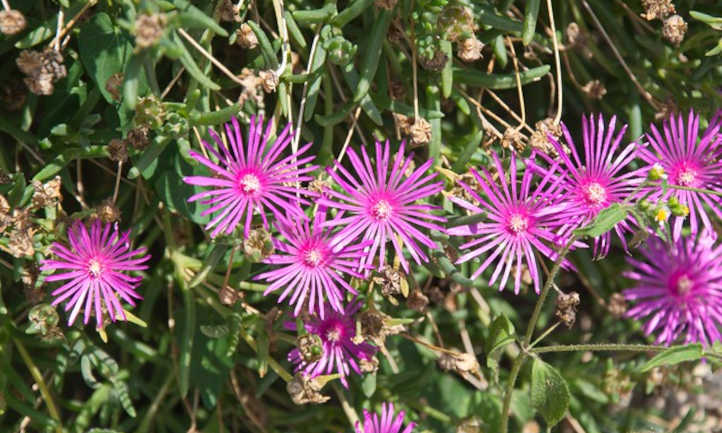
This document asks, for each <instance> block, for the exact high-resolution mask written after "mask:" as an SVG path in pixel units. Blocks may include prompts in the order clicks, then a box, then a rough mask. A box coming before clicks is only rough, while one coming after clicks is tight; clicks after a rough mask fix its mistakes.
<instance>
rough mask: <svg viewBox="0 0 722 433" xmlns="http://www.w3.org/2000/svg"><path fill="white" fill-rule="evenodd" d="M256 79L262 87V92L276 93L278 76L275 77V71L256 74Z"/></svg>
mask: <svg viewBox="0 0 722 433" xmlns="http://www.w3.org/2000/svg"><path fill="white" fill-rule="evenodd" d="M258 77H259V78H260V80H261V86H262V87H263V91H264V92H266V93H273V92H275V91H276V87H277V86H278V75H276V72H275V71H272V70H270V69H269V70H267V71H261V72H259V73H258Z"/></svg>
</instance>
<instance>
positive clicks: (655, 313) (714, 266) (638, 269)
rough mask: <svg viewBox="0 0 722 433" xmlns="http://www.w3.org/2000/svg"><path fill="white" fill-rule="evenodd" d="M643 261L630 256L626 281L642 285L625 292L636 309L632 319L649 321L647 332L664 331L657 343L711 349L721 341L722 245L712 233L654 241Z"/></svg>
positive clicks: (643, 253) (648, 246) (654, 238)
mask: <svg viewBox="0 0 722 433" xmlns="http://www.w3.org/2000/svg"><path fill="white" fill-rule="evenodd" d="M640 252H641V254H642V256H643V260H637V259H635V258H632V257H628V258H627V261H628V263H629V264H630V265H631V266H632V269H631V270H629V271H627V272H625V273H624V276H625V277H627V278H629V279H631V280H634V281H635V282H636V285H635V286H634V287H633V288H631V289H628V290H625V291H624V296H625V298H626V299H627V300H628V301H631V302H633V303H634V306H633V307H632V308H630V309H629V310H628V311H627V316H629V317H633V318H635V319H639V320H641V319H644V318H646V320H647V322H646V323H645V324H644V328H643V329H644V332H645V333H646V334H652V333H655V332H658V334H657V343H658V344H660V343H662V344H666V345H670V344H672V343H673V342H675V341H676V340H677V339H678V338H680V337H683V341H684V342H685V343H691V342H700V343H702V344H704V345H706V346H707V345H710V344H712V343H714V342H715V341H719V340H720V332H719V326H720V325H722V245H720V244H717V245H715V240H714V238H713V237H712V236H711V235H710V233H709V232H707V231H703V232H702V233H700V234H699V235H698V236H695V235H693V236H688V237H683V236H680V237H678V238H677V239H675V240H673V241H672V244H671V245H670V244H668V243H667V242H665V241H663V240H661V239H660V238H658V237H653V238H650V239H649V240H648V241H647V243H646V246H644V247H643V248H642V249H641V251H640Z"/></svg>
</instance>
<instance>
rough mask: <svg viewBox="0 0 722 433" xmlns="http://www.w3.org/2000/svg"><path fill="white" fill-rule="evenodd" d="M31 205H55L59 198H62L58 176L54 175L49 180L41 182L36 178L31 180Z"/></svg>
mask: <svg viewBox="0 0 722 433" xmlns="http://www.w3.org/2000/svg"><path fill="white" fill-rule="evenodd" d="M32 186H33V189H34V190H35V191H34V192H33V198H32V204H33V207H35V208H39V207H46V206H55V205H56V204H57V203H58V202H59V201H60V200H62V199H63V195H62V194H61V193H60V186H61V181H60V176H55V178H53V179H52V180H51V181H49V182H47V183H45V184H43V183H41V182H39V181H37V180H34V181H32Z"/></svg>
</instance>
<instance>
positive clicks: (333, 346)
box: [286, 301, 378, 388]
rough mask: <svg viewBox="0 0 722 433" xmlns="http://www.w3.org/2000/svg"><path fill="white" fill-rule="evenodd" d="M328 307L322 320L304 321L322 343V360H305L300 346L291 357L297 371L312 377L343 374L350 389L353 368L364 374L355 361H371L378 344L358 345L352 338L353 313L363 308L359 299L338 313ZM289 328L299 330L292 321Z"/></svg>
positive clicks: (342, 381)
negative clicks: (349, 378) (349, 380)
mask: <svg viewBox="0 0 722 433" xmlns="http://www.w3.org/2000/svg"><path fill="white" fill-rule="evenodd" d="M327 307H328V306H327V304H324V305H323V308H324V309H326V311H325V312H324V314H323V315H322V316H323V317H324V318H323V319H321V318H319V317H318V316H313V317H312V318H311V319H310V320H309V321H307V322H306V324H305V329H306V331H307V332H309V333H310V334H315V335H318V336H319V338H320V339H321V343H322V346H323V354H322V355H321V359H319V360H317V361H314V362H306V361H305V360H304V359H303V356H302V355H301V352H300V351H299V350H298V349H293V350H292V351H291V352H289V354H288V360H289V361H290V362H292V363H293V364H296V370H295V371H303V372H304V373H306V374H308V375H309V376H310V377H312V378H313V377H317V376H320V375H322V374H333V373H338V374H339V375H340V376H341V383H342V384H343V386H345V387H347V388H348V382H347V381H346V376H348V375H349V374H350V373H351V370H352V369H353V371H355V372H356V374H361V369H360V368H359V365H358V364H357V363H356V360H357V359H358V360H362V359H363V360H367V361H368V360H370V359H371V358H372V357H373V356H374V354H375V353H376V351H377V350H378V349H377V348H376V347H375V346H372V345H370V344H368V343H366V342H362V343H361V344H356V343H354V342H353V337H354V336H355V335H356V323H355V321H354V314H356V312H357V311H358V310H359V308H361V303H360V302H359V301H353V302H351V303H350V304H348V305H347V306H346V308H345V309H344V311H342V312H337V311H333V310H328V309H327ZM286 327H287V328H289V329H294V330H295V329H296V324H295V323H293V322H288V323H286Z"/></svg>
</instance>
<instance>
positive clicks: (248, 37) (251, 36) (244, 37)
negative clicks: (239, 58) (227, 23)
mask: <svg viewBox="0 0 722 433" xmlns="http://www.w3.org/2000/svg"><path fill="white" fill-rule="evenodd" d="M236 38H237V41H238V45H240V46H242V47H243V48H246V49H249V50H252V49H254V48H256V47H257V46H258V38H257V37H256V33H255V32H254V31H253V29H252V28H251V26H249V25H248V24H246V23H243V24H241V26H240V27H239V28H238V30H236Z"/></svg>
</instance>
